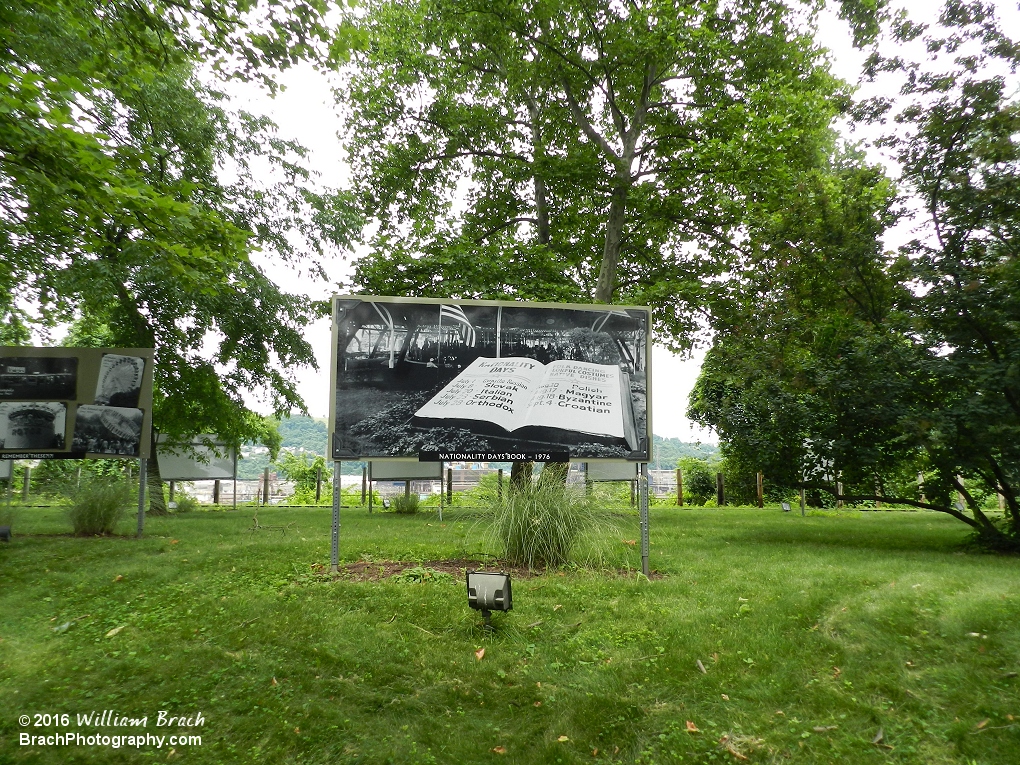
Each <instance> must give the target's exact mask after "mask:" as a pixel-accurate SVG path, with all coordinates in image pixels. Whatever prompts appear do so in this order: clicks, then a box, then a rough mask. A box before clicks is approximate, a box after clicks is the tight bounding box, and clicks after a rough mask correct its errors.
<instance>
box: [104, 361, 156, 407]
mask: <svg viewBox="0 0 1020 765" xmlns="http://www.w3.org/2000/svg"><path fill="white" fill-rule="evenodd" d="M144 373H145V359H143V358H140V357H138V356H121V355H119V354H116V353H106V354H104V355H103V361H102V364H101V365H100V367H99V382H98V383H97V384H96V398H95V403H97V404H102V405H103V406H122V407H128V408H134V407H137V406H138V395H139V393H141V390H142V375H143V374H144Z"/></svg>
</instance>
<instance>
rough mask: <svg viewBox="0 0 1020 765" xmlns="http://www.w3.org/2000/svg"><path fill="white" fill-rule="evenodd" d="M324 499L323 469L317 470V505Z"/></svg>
mask: <svg viewBox="0 0 1020 765" xmlns="http://www.w3.org/2000/svg"><path fill="white" fill-rule="evenodd" d="M320 499H322V468H321V467H317V468H315V504H319V500H320Z"/></svg>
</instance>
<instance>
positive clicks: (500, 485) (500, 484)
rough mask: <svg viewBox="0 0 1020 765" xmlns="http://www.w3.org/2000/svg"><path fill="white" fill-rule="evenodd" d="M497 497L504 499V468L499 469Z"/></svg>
mask: <svg viewBox="0 0 1020 765" xmlns="http://www.w3.org/2000/svg"><path fill="white" fill-rule="evenodd" d="M496 496H497V497H499V498H500V499H503V468H500V469H499V475H497V476H496Z"/></svg>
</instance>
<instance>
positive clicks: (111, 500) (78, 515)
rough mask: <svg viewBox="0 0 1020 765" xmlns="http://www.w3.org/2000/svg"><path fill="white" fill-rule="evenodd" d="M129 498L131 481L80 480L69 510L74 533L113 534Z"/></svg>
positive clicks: (91, 534)
mask: <svg viewBox="0 0 1020 765" xmlns="http://www.w3.org/2000/svg"><path fill="white" fill-rule="evenodd" d="M131 501H132V491H131V485H130V484H128V483H127V482H126V481H99V480H93V481H88V482H85V481H82V485H81V487H80V488H79V489H78V491H77V492H75V495H74V499H73V501H72V503H71V508H70V510H69V511H68V515H69V516H70V518H71V525H72V526H73V527H74V533H75V535H76V536H80V537H84V536H94V535H96V534H112V533H113V529H114V526H116V525H117V521H119V520H120V519H121V518H122V517H123V515H124V513H125V512H126V511H127V509H128V508H129V507H130V506H131Z"/></svg>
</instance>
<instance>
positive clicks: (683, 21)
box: [343, 0, 867, 477]
mask: <svg viewBox="0 0 1020 765" xmlns="http://www.w3.org/2000/svg"><path fill="white" fill-rule="evenodd" d="M864 15H867V14H864ZM362 27H363V29H364V30H365V32H366V36H367V38H368V39H369V40H370V41H371V44H370V45H369V46H368V48H367V49H366V50H365V51H364V52H363V53H361V54H360V55H359V56H358V57H357V68H356V69H355V70H354V73H353V75H352V76H351V78H350V81H349V85H348V86H347V88H346V89H345V90H344V92H343V101H344V103H345V104H347V105H348V106H349V108H350V110H351V133H352V138H351V147H352V149H351V157H352V165H353V168H354V175H355V183H356V186H357V189H358V193H359V200H360V203H361V209H362V211H363V212H364V214H365V215H366V217H368V218H369V219H372V220H374V221H375V222H376V223H377V224H378V228H377V231H376V233H375V234H374V236H373V239H372V241H371V245H372V252H371V253H370V254H369V255H368V256H367V257H364V258H362V259H360V260H359V261H358V262H357V263H356V270H355V276H354V281H353V285H352V286H353V287H354V289H355V290H364V291H367V292H374V293H379V294H418V295H429V296H436V297H442V296H447V297H479V298H482V297H484V298H511V299H541V300H553V301H555V300H561V301H562V300H569V301H574V302H588V301H592V300H594V301H596V302H613V301H614V300H615V301H621V302H629V303H633V304H647V305H651V306H653V309H654V314H653V315H654V321H655V326H656V329H657V331H658V333H659V336H660V338H661V339H663V340H664V341H665V342H666V343H667V344H669V345H672V346H673V347H674V348H684V347H689V345H690V343H691V342H692V339H693V337H694V335H695V333H696V331H697V329H698V316H699V311H700V310H701V309H702V307H703V304H704V285H705V281H706V280H710V279H711V278H713V277H715V276H718V275H719V274H722V273H725V272H726V271H727V270H728V267H729V266H728V264H729V263H730V262H731V260H732V257H733V255H734V253H735V252H736V251H737V248H736V245H737V243H738V242H739V241H740V240H741V239H742V238H743V235H744V234H743V232H744V221H745V217H746V214H747V211H748V210H753V209H757V208H765V209H768V208H769V207H770V205H771V204H772V202H773V200H774V199H775V196H776V195H775V189H776V188H777V187H781V186H782V185H783V184H785V183H787V182H788V181H789V179H790V177H792V176H794V175H796V173H797V172H799V171H800V170H801V169H802V168H805V167H814V166H816V165H818V164H819V163H820V162H822V161H823V160H824V157H825V156H826V154H827V152H828V151H829V149H830V144H831V135H830V133H829V130H828V125H829V122H830V120H831V119H832V117H833V115H834V114H835V113H836V112H837V111H838V110H839V108H840V104H841V99H842V95H841V92H840V84H839V83H838V82H837V81H836V80H834V79H833V78H832V77H831V76H830V75H829V74H828V72H827V69H826V67H825V64H824V62H823V61H822V59H821V54H820V51H819V50H818V49H817V48H815V46H814V45H813V43H812V41H811V38H810V34H809V29H808V28H807V27H798V26H797V21H796V20H795V16H794V14H792V13H791V11H790V9H789V8H788V7H787V6H786V5H785V4H784V3H782V2H771V0H746V1H744V2H738V3H732V4H726V5H721V4H719V3H717V2H714V1H713V0H708V1H706V2H693V3H689V4H678V3H672V2H661V0H644V1H642V2H633V3H630V4H627V5H619V4H614V3H609V2H606V1H605V0H498V2H496V3H494V4H493V3H487V4H484V5H478V4H476V3H473V2H470V0H416V1H415V2H402V1H400V0H384V1H383V2H376V3H373V4H372V5H370V6H369V10H368V12H367V14H366V16H365V19H364V21H363V23H362ZM558 470H559V471H560V473H562V475H563V476H564V477H565V465H560V466H559V467H558ZM514 474H515V476H518V477H519V476H524V475H530V470H529V469H528V468H527V466H524V465H521V466H517V468H516V469H515V473H514Z"/></svg>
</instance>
